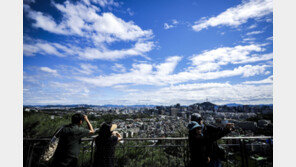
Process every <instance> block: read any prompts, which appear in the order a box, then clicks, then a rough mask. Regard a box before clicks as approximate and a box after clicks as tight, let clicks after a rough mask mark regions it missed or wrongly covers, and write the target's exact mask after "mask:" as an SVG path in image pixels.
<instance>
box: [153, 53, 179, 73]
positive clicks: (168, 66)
mask: <svg viewBox="0 0 296 167" xmlns="http://www.w3.org/2000/svg"><path fill="white" fill-rule="evenodd" d="M181 59H182V58H181V57H180V56H173V57H170V58H168V59H167V60H166V62H165V63H162V64H159V65H157V66H156V69H157V72H156V75H160V76H161V75H169V74H171V73H172V72H173V71H174V70H175V68H176V66H177V64H178V63H179V61H180V60H181Z"/></svg>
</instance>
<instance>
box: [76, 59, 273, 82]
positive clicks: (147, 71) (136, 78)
mask: <svg viewBox="0 0 296 167" xmlns="http://www.w3.org/2000/svg"><path fill="white" fill-rule="evenodd" d="M169 59H170V58H169ZM169 59H168V60H169ZM168 60H167V61H166V63H163V64H159V65H151V64H134V65H133V68H132V69H130V71H129V72H126V73H120V74H111V75H100V76H98V77H94V78H92V77H76V79H77V80H80V81H83V82H86V83H89V84H93V85H96V86H99V87H108V86H114V85H120V84H133V85H154V86H161V85H169V84H178V83H184V82H188V81H197V80H211V79H218V78H225V77H233V76H242V77H250V76H255V75H260V74H266V69H267V68H269V67H270V66H269V65H255V66H252V65H245V66H239V67H237V68H234V69H232V70H221V71H215V72H200V71H198V70H196V69H194V68H189V69H188V70H187V71H183V72H179V73H176V74H171V73H172V72H173V70H174V68H175V66H176V64H175V63H176V62H178V61H179V60H177V58H175V60H174V61H172V62H170V63H171V64H170V63H168V62H169V61H168ZM165 67H169V69H166V70H165ZM154 69H156V70H154Z"/></svg>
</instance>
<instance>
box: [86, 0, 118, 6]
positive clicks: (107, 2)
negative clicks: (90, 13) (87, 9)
mask: <svg viewBox="0 0 296 167" xmlns="http://www.w3.org/2000/svg"><path fill="white" fill-rule="evenodd" d="M91 1H92V2H93V3H96V4H99V5H100V6H102V7H106V6H116V7H117V6H119V3H118V2H115V1H114V0H91Z"/></svg>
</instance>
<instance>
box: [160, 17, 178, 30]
mask: <svg viewBox="0 0 296 167" xmlns="http://www.w3.org/2000/svg"><path fill="white" fill-rule="evenodd" d="M171 22H172V24H169V23H164V24H163V28H164V29H166V30H167V29H171V28H174V27H175V26H176V25H177V24H179V22H178V21H177V20H176V19H173V20H172V21H171Z"/></svg>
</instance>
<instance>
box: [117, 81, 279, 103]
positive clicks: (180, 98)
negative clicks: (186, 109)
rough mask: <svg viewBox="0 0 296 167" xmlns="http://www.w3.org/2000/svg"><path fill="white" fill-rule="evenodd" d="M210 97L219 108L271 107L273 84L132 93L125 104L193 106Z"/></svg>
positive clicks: (189, 86)
mask: <svg viewBox="0 0 296 167" xmlns="http://www.w3.org/2000/svg"><path fill="white" fill-rule="evenodd" d="M164 97H165V98H164ZM206 97H207V98H208V99H209V100H210V101H211V102H214V103H216V104H227V103H240V104H271V103H272V99H273V94H272V84H268V85H243V84H230V83H194V84H181V85H177V86H169V87H164V88H160V89H156V90H149V91H140V92H136V93H135V92H132V93H129V94H128V95H126V96H125V97H123V98H122V99H121V100H125V101H126V103H128V104H158V105H172V104H176V103H181V104H182V105H190V104H193V103H196V102H204V101H205V98H206Z"/></svg>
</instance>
